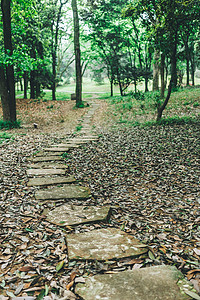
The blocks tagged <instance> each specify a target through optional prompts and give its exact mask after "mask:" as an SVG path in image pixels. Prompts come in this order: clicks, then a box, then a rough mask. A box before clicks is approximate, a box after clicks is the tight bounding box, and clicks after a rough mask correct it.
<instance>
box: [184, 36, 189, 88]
mask: <svg viewBox="0 0 200 300" xmlns="http://www.w3.org/2000/svg"><path fill="white" fill-rule="evenodd" d="M185 54H186V76H187V79H186V85H189V84H190V54H189V48H188V39H187V41H185Z"/></svg>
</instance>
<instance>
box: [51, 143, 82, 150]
mask: <svg viewBox="0 0 200 300" xmlns="http://www.w3.org/2000/svg"><path fill="white" fill-rule="evenodd" d="M51 147H54V148H55V149H57V147H58V148H61V149H63V148H66V149H67V148H68V150H69V148H78V145H77V143H76V144H74V143H65V144H57V145H51Z"/></svg>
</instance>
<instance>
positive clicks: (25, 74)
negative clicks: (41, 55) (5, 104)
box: [24, 71, 28, 99]
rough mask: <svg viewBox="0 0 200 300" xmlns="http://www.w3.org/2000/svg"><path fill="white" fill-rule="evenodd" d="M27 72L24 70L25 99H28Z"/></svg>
mask: <svg viewBox="0 0 200 300" xmlns="http://www.w3.org/2000/svg"><path fill="white" fill-rule="evenodd" d="M27 83H28V82H27V72H26V71H25V72H24V99H27Z"/></svg>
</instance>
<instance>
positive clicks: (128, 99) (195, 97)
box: [108, 88, 200, 126]
mask: <svg viewBox="0 0 200 300" xmlns="http://www.w3.org/2000/svg"><path fill="white" fill-rule="evenodd" d="M166 93H167V91H166ZM199 99H200V88H195V89H186V88H185V89H183V88H180V89H179V88H178V89H176V90H175V91H174V92H173V93H172V94H171V97H170V100H169V102H168V105H167V107H166V109H165V110H164V112H163V118H162V119H161V120H160V121H159V122H156V121H155V120H156V115H157V107H158V105H160V104H162V102H163V101H164V100H163V99H160V93H159V92H158V91H156V92H146V93H145V92H141V91H138V92H137V93H133V92H131V93H129V94H128V95H126V96H123V97H122V96H114V97H110V98H109V99H108V103H109V104H110V111H109V118H110V117H111V115H112V118H113V120H115V121H116V122H117V123H120V124H123V126H152V125H173V124H180V125H181V124H193V123H197V122H199V106H200V101H199Z"/></svg>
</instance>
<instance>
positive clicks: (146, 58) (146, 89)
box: [144, 45, 149, 92]
mask: <svg viewBox="0 0 200 300" xmlns="http://www.w3.org/2000/svg"><path fill="white" fill-rule="evenodd" d="M146 52H147V49H146V45H145V69H146V74H145V78H144V79H145V92H148V91H149V89H148V81H149V79H148V75H147V72H148V57H147V53H146Z"/></svg>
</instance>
